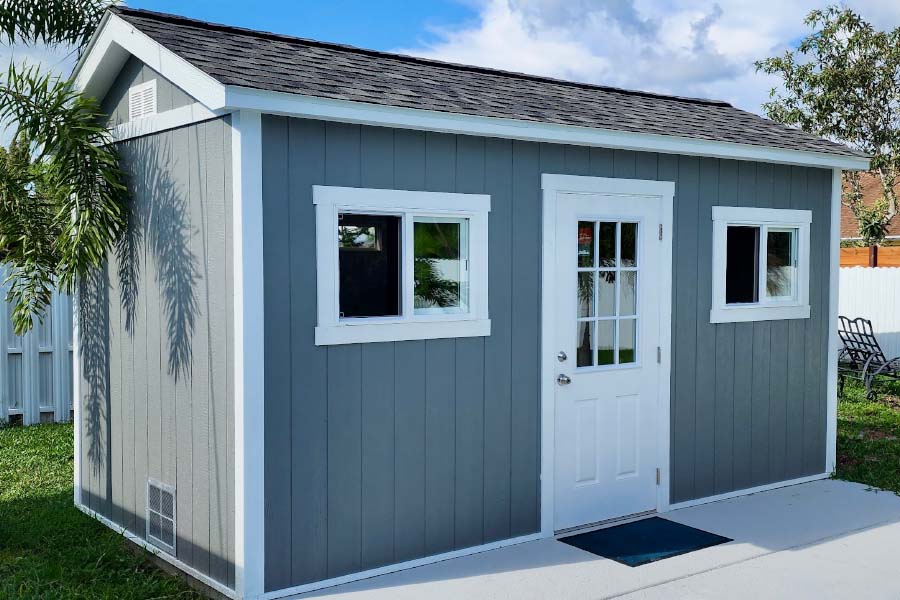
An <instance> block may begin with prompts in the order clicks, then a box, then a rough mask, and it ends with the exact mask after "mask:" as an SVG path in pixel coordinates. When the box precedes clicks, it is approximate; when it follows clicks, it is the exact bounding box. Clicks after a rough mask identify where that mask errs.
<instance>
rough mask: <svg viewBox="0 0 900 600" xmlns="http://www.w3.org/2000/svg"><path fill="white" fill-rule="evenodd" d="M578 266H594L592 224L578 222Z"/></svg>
mask: <svg viewBox="0 0 900 600" xmlns="http://www.w3.org/2000/svg"><path fill="white" fill-rule="evenodd" d="M578 266H579V267H593V266H594V222H593V221H579V222H578Z"/></svg>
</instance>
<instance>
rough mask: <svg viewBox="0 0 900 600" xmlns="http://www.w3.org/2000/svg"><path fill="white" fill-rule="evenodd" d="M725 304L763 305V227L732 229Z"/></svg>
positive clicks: (728, 243)
mask: <svg viewBox="0 0 900 600" xmlns="http://www.w3.org/2000/svg"><path fill="white" fill-rule="evenodd" d="M726 237H727V241H726V244H727V246H728V248H727V262H726V265H725V303H726V304H742V303H748V302H759V227H747V226H744V225H729V226H728V232H727V236H726Z"/></svg>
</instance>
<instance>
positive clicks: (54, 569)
mask: <svg viewBox="0 0 900 600" xmlns="http://www.w3.org/2000/svg"><path fill="white" fill-rule="evenodd" d="M72 439H73V438H72V425H70V424H64V425H35V426H31V427H10V428H5V429H0V598H42V599H52V598H60V599H62V598H66V599H68V598H110V599H113V598H116V599H118V598H122V599H125V598H140V599H142V600H144V599H148V598H179V599H187V598H202V596H200V595H199V594H197V593H195V592H193V591H191V590H190V589H189V588H188V587H187V586H186V585H185V584H184V583H183V582H182V581H181V580H179V579H178V578H175V577H171V576H169V575H167V574H165V573H163V572H162V571H160V570H159V569H157V568H156V567H154V566H153V564H152V563H150V562H149V561H148V559H147V555H146V554H144V553H142V554H138V553H135V552H132V551H129V549H128V548H127V547H126V542H125V540H124V538H122V536H120V535H118V534H116V533H115V532H113V531H111V530H110V529H108V528H106V527H104V526H103V525H101V524H100V523H99V522H97V521H95V520H94V519H91V518H90V517H88V516H87V515H85V514H83V513H81V512H80V511H79V510H78V509H76V508H75V507H74V506H73V504H72V467H73V464H74V462H73V456H72V455H73V451H72Z"/></svg>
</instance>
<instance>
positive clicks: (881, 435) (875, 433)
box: [863, 429, 897, 440]
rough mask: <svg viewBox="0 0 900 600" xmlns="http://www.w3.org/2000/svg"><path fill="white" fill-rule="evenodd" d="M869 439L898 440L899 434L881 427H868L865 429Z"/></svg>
mask: <svg viewBox="0 0 900 600" xmlns="http://www.w3.org/2000/svg"><path fill="white" fill-rule="evenodd" d="M863 434H864V435H865V438H866V439H867V440H896V439H897V436H896V435H892V434H890V433H888V432H887V431H882V430H881V429H866V430H864V431H863Z"/></svg>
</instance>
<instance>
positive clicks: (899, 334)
mask: <svg viewBox="0 0 900 600" xmlns="http://www.w3.org/2000/svg"><path fill="white" fill-rule="evenodd" d="M854 250H855V248H854ZM839 285H840V287H839V289H838V294H839V302H838V307H839V308H838V312H839V314H841V315H844V316H846V317H850V318H851V319H853V318H856V317H864V318H866V319H869V320H871V321H872V327H873V328H874V330H875V336H876V337H877V338H878V342H879V343H880V344H881V347H882V348H883V349H884V353H885V354H887V355H888V358H893V357H895V356H900V310H898V308H900V268H881V267H879V268H877V269H870V268H864V267H851V268H842V269H841V272H840V284H839ZM835 325H836V324H835Z"/></svg>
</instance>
